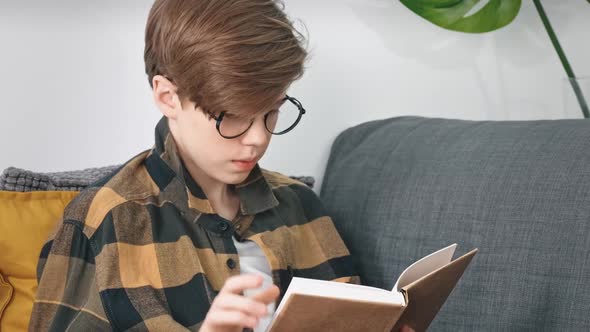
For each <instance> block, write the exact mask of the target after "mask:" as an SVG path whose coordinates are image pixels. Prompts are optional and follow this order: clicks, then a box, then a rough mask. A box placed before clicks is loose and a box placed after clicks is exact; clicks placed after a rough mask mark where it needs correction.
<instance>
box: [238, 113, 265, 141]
mask: <svg viewBox="0 0 590 332" xmlns="http://www.w3.org/2000/svg"><path fill="white" fill-rule="evenodd" d="M270 135H271V133H269V132H268V130H266V126H265V125H264V118H263V117H259V118H257V119H256V120H254V123H252V127H250V129H248V131H246V132H245V133H244V134H243V135H242V136H241V141H242V144H244V145H256V146H262V145H265V144H267V143H268V141H269V139H270Z"/></svg>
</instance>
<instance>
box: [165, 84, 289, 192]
mask: <svg viewBox="0 0 590 332" xmlns="http://www.w3.org/2000/svg"><path fill="white" fill-rule="evenodd" d="M283 97H284V95H283V96H279V97H278V98H277V102H281V101H282V99H283ZM181 104H182V111H180V112H176V116H175V117H174V118H169V119H168V123H169V125H170V129H171V131H172V134H173V136H174V139H175V141H176V144H177V146H178V149H179V153H180V155H181V158H182V159H183V161H184V162H185V164H186V165H187V168H188V169H189V171H195V170H196V171H197V172H199V173H200V176H206V177H207V178H209V179H210V180H215V181H219V182H222V183H225V184H238V183H241V182H242V181H244V180H245V179H246V178H247V177H248V175H249V174H250V171H251V170H252V168H254V166H255V165H256V163H257V162H258V160H260V159H261V158H262V156H263V155H264V153H265V152H266V149H267V148H268V145H269V143H270V140H271V136H272V134H271V133H269V132H268V131H267V130H266V128H265V124H264V116H263V115H260V116H257V117H255V118H254V123H253V124H252V126H251V127H250V129H248V131H246V132H245V133H244V134H242V135H241V136H238V137H236V138H232V139H227V138H224V137H222V136H221V135H220V133H219V132H218V131H217V128H216V120H215V119H214V118H212V117H210V116H209V115H207V114H205V113H204V112H203V111H202V110H201V109H200V108H196V109H195V104H194V103H192V102H190V101H188V100H185V101H183V102H182V103H181ZM216 115H218V114H216ZM222 121H223V120H222ZM191 174H192V173H191ZM193 176H194V174H193Z"/></svg>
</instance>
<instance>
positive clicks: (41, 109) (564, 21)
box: [0, 0, 590, 188]
mask: <svg viewBox="0 0 590 332" xmlns="http://www.w3.org/2000/svg"><path fill="white" fill-rule="evenodd" d="M285 2H286V6H287V11H288V12H289V13H290V14H291V16H293V17H295V18H299V19H301V20H302V21H303V22H304V23H305V24H306V26H307V29H308V30H309V36H310V48H311V51H312V58H311V60H310V62H309V64H308V70H307V73H306V76H304V78H303V79H302V80H300V81H299V82H297V83H296V84H295V85H294V86H293V87H292V90H291V91H290V93H291V94H292V95H293V96H296V97H297V98H299V99H300V100H301V101H302V102H303V104H304V106H305V107H306V108H307V109H308V111H309V112H308V114H306V115H305V118H304V119H303V122H302V123H301V125H300V127H298V128H297V129H296V130H295V131H293V132H292V133H289V135H286V136H284V137H276V138H275V139H274V141H273V144H272V145H271V148H270V149H269V151H268V153H267V155H266V156H265V158H264V159H263V160H262V162H261V164H262V166H263V167H265V168H269V169H274V170H278V171H281V172H283V173H285V174H296V175H313V176H315V177H316V178H317V179H318V181H319V183H318V184H321V178H322V176H323V171H324V167H325V164H326V161H327V156H328V153H329V149H330V145H331V143H332V141H333V139H334V138H335V136H336V135H337V134H338V133H339V132H340V131H342V130H343V129H345V128H348V127H350V126H353V125H355V124H358V123H361V122H364V121H368V120H373V119H380V118H386V117H392V116H399V115H420V116H429V117H446V118H461V119H488V120H521V119H554V118H579V117H581V113H580V112H579V110H578V109H577V108H576V107H575V104H574V105H573V106H572V107H570V108H567V109H566V108H565V107H564V94H566V93H569V89H568V87H567V86H566V84H565V82H564V77H565V73H564V71H563V68H562V67H561V64H560V63H559V60H558V58H557V56H556V54H555V52H554V50H553V48H552V46H551V44H550V42H549V39H548V38H547V35H546V33H545V31H544V29H543V26H542V24H541V21H540V20H539V18H538V17H537V14H536V11H535V9H534V6H533V5H532V2H531V1H523V8H522V10H521V13H520V15H519V16H518V17H517V18H516V20H515V21H514V22H513V23H512V24H511V25H510V26H508V27H506V28H504V29H502V30H499V31H496V32H493V33H490V34H485V35H471V34H462V33H457V32H451V31H446V30H443V29H440V28H438V27H436V26H434V25H432V24H430V23H428V22H426V21H425V20H423V19H422V18H420V17H418V16H417V15H415V14H414V13H412V12H411V11H409V10H408V9H406V8H405V7H403V5H401V4H400V3H399V2H398V1H396V0H322V1H317V0H286V1H285ZM544 4H545V6H546V10H547V12H548V15H549V18H550V19H551V21H552V23H553V25H554V28H555V29H556V31H557V33H558V36H559V37H560V40H561V42H562V45H563V47H564V49H565V51H566V53H567V55H568V57H569V59H570V62H571V64H572V66H573V68H574V70H575V71H576V74H577V75H578V76H590V61H588V59H590V45H589V44H588V43H587V40H588V32H589V31H590V5H589V4H588V3H587V2H586V1H582V0H578V1H573V0H569V1H557V0H546V1H544ZM150 5H151V1H139V0H134V1H114V0H103V1H100V2H91V1H73V0H56V1H51V2H46V1H40V0H38V1H33V0H25V1H18V2H16V1H7V0H0V48H1V50H0V74H2V80H0V98H1V101H2V102H1V104H0V112H1V113H0V114H1V118H0V126H1V127H0V128H2V129H1V131H0V145H1V148H2V153H1V154H0V170H1V169H4V168H5V167H8V166H15V167H21V168H27V169H32V170H37V171H57V170H72V169H81V168H86V167H96V166H103V165H109V164H114V163H121V162H123V161H125V160H127V159H129V158H130V157H131V156H133V155H135V154H136V153H137V152H139V151H141V150H143V149H147V148H150V147H151V145H152V143H153V138H152V136H153V127H154V125H155V123H156V122H157V120H158V119H159V117H160V116H159V113H158V112H157V110H156V108H155V107H154V106H153V104H152V101H151V96H150V94H149V86H148V83H147V80H146V78H145V74H144V72H143V58H142V57H143V29H144V25H145V20H146V17H147V13H148V11H149V7H150ZM587 99H588V100H589V101H590V91H589V92H588V93H587ZM287 151H288V152H287ZM318 188H319V187H318Z"/></svg>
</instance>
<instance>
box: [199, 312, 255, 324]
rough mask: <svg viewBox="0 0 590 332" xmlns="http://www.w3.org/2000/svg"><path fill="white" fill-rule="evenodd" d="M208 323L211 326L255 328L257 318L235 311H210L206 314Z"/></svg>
mask: <svg viewBox="0 0 590 332" xmlns="http://www.w3.org/2000/svg"><path fill="white" fill-rule="evenodd" d="M206 319H207V320H208V323H210V324H211V325H213V326H236V327H240V328H243V327H250V328H255V327H256V325H258V318H256V317H253V316H249V315H246V314H245V313H243V312H241V311H235V310H211V311H209V314H207V317H206Z"/></svg>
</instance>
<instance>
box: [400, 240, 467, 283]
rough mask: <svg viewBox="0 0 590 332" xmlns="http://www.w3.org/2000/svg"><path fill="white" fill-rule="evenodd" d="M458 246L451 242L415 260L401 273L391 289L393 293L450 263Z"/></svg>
mask: <svg viewBox="0 0 590 332" xmlns="http://www.w3.org/2000/svg"><path fill="white" fill-rule="evenodd" d="M456 247H457V244H456V243H454V244H451V245H450V246H448V247H446V248H443V249H440V250H438V251H435V252H433V253H432V254H430V255H427V256H425V257H423V258H421V259H420V260H418V261H416V262H414V263H413V264H412V265H410V266H409V267H408V268H407V269H405V270H404V272H402V274H400V276H399V278H398V279H397V281H396V283H395V285H394V286H393V289H392V290H391V291H392V292H393V293H398V292H399V291H401V289H402V288H403V287H404V286H406V285H408V284H411V283H412V282H414V281H416V280H418V279H420V278H422V277H423V276H425V275H427V274H428V273H430V272H432V271H434V270H437V269H439V268H441V267H443V266H445V265H447V264H448V263H450V262H451V259H453V254H454V253H455V248H456Z"/></svg>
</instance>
